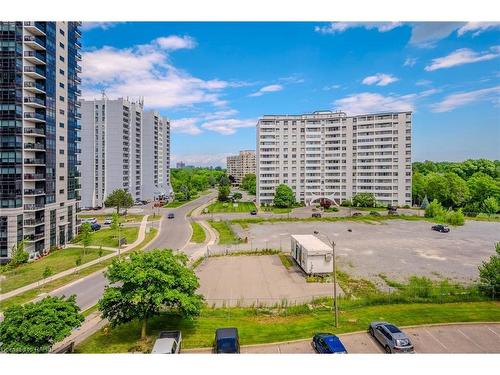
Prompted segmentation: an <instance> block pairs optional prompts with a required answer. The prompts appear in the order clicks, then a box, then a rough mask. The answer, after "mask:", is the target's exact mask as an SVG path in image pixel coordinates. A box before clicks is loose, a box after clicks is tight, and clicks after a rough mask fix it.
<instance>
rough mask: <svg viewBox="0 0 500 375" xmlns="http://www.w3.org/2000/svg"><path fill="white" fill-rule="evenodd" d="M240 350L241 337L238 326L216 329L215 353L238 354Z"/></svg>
mask: <svg viewBox="0 0 500 375" xmlns="http://www.w3.org/2000/svg"><path fill="white" fill-rule="evenodd" d="M239 352H240V338H239V336H238V329H237V328H218V329H216V330H215V341H214V353H217V354H221V353H224V354H237V353H239Z"/></svg>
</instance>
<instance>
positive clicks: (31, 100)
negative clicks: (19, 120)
mask: <svg viewBox="0 0 500 375" xmlns="http://www.w3.org/2000/svg"><path fill="white" fill-rule="evenodd" d="M24 104H25V105H27V106H30V107H33V108H45V99H41V98H37V97H36V96H25V97H24Z"/></svg>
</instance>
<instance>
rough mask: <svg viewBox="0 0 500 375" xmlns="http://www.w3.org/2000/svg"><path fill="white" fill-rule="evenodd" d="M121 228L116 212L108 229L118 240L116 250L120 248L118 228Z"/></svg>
mask: <svg viewBox="0 0 500 375" xmlns="http://www.w3.org/2000/svg"><path fill="white" fill-rule="evenodd" d="M121 226H122V223H121V218H120V215H118V214H117V213H116V212H115V213H114V214H113V217H112V219H111V225H110V229H111V230H112V231H114V232H115V233H116V239H117V240H118V248H120V246H121V238H120V228H121Z"/></svg>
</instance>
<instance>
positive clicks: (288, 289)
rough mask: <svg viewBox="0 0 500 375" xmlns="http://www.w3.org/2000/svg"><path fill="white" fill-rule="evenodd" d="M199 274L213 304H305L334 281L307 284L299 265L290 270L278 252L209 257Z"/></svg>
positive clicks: (325, 291)
mask: <svg viewBox="0 0 500 375" xmlns="http://www.w3.org/2000/svg"><path fill="white" fill-rule="evenodd" d="M196 273H197V275H198V276H199V278H200V285H201V286H200V289H199V292H200V293H201V294H203V296H204V297H205V299H206V300H207V302H208V304H209V305H210V306H212V305H214V306H222V305H226V306H235V305H237V304H240V305H244V306H248V305H252V304H263V305H273V304H276V303H280V302H281V300H282V299H287V301H288V302H290V303H293V302H296V303H303V302H307V301H310V300H311V299H312V298H313V297H319V296H325V295H331V294H332V289H333V287H332V284H331V283H307V282H306V281H305V279H304V276H303V275H302V274H301V272H300V271H299V269H298V268H297V267H292V268H290V269H288V270H287V269H286V268H285V267H284V266H283V264H282V263H281V260H280V259H279V257H278V256H276V255H271V256H268V255H260V256H259V255H253V256H224V257H215V258H208V260H205V261H204V262H203V263H202V264H201V265H200V266H198V268H197V269H196Z"/></svg>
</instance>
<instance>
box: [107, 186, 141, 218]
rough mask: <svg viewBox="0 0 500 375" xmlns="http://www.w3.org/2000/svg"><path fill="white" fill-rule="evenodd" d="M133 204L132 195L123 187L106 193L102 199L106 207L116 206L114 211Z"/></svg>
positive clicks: (118, 211)
mask: <svg viewBox="0 0 500 375" xmlns="http://www.w3.org/2000/svg"><path fill="white" fill-rule="evenodd" d="M133 204H134V200H133V199H132V195H130V193H129V192H128V191H126V190H125V189H116V190H113V192H112V193H111V194H110V195H108V197H107V198H106V200H105V201H104V205H105V206H106V207H116V212H117V213H118V214H119V213H120V208H129V207H132V205H133Z"/></svg>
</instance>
